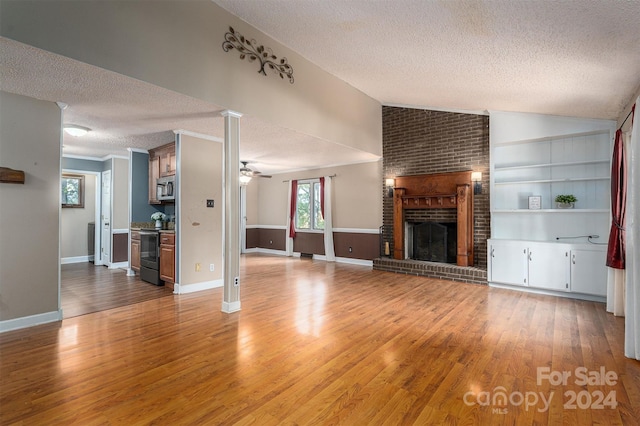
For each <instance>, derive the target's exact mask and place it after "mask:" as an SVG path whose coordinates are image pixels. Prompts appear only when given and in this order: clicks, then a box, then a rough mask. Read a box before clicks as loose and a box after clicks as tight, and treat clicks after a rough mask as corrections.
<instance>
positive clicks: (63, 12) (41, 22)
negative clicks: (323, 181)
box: [0, 0, 382, 155]
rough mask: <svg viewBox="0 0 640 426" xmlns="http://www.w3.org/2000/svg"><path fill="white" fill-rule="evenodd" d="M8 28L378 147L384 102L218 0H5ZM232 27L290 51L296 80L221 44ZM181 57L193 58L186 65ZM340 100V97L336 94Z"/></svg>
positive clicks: (260, 113) (0, 29) (1, 27)
mask: <svg viewBox="0 0 640 426" xmlns="http://www.w3.org/2000/svg"><path fill="white" fill-rule="evenodd" d="M0 5H1V8H2V9H1V10H0V12H1V13H0V34H2V36H4V37H7V38H10V39H13V40H16V41H20V42H23V43H26V44H30V45H32V46H35V47H39V48H41V49H44V50H48V51H51V52H54V53H58V54H61V55H64V56H68V57H70V58H73V59H77V60H79V61H82V62H86V63H89V64H92V65H96V66H99V67H102V68H105V69H108V70H112V71H115V72H118V73H121V74H123V75H127V76H130V77H134V78H137V79H139V80H142V81H146V82H149V83H152V84H155V85H158V86H161V87H165V88H168V89H171V90H174V91H176V92H179V93H183V94H186V95H190V96H193V97H196V98H199V99H204V100H207V101H210V102H213V103H215V104H217V105H220V106H222V107H225V108H230V109H233V110H235V111H239V112H241V113H243V114H245V115H250V116H255V117H259V118H261V119H263V120H265V121H268V122H271V123H274V124H276V125H279V126H284V127H286V128H290V129H293V130H297V131H300V132H302V133H306V134H309V135H312V136H316V137H320V138H322V139H326V140H329V141H333V142H338V143H341V144H343V145H346V146H350V147H354V148H357V149H360V150H363V151H366V152H370V153H373V154H375V155H381V154H382V143H381V141H382V117H381V106H380V103H379V102H377V101H376V100H374V99H372V98H370V97H368V96H366V95H365V94H363V93H362V92H360V91H358V90H356V89H354V88H353V87H351V86H349V85H348V84H346V83H345V82H343V81H341V80H339V79H337V78H336V77H334V76H332V75H330V74H328V73H327V72H325V71H323V70H321V69H320V68H318V67H317V66H315V65H313V64H312V63H310V62H309V61H307V60H306V59H304V58H303V57H301V56H300V55H298V54H296V53H295V52H293V51H292V50H289V49H287V48H286V47H284V46H283V45H281V44H280V43H278V42H276V41H275V40H273V39H271V38H269V37H268V36H267V35H265V34H263V33H261V32H259V31H257V30H255V29H254V28H252V27H251V26H249V25H248V24H247V23H245V22H243V21H241V20H239V19H238V18H236V17H235V16H233V15H231V14H229V13H228V12H227V11H225V10H224V9H222V8H221V7H219V6H218V5H216V4H215V3H213V2H212V1H208V0H207V1H144V2H143V1H138V2H134V1H129V2H115V1H113V2H110V1H101V2H86V1H85V2H82V1H68V0H64V1H62V0H60V1H36V2H4V3H0ZM229 26H233V28H234V29H235V30H236V31H238V32H240V33H242V34H243V35H244V36H246V37H248V38H255V39H256V40H258V41H259V42H260V43H262V44H264V45H265V46H267V47H270V48H271V49H272V50H273V52H274V54H275V55H277V56H278V57H279V58H282V57H286V58H287V59H288V61H289V63H290V64H291V65H292V66H293V69H294V77H295V82H294V84H289V82H288V81H287V80H282V79H280V78H279V77H278V76H277V75H274V74H268V75H267V76H263V75H260V74H259V73H258V72H257V71H258V68H257V64H256V63H255V62H254V63H249V62H247V61H246V60H240V58H239V55H238V53H237V51H236V50H232V51H230V52H224V50H223V49H222V42H223V41H224V34H225V33H226V32H227V31H229ZM184 64H189V67H188V72H185V68H184ZM338 100H339V101H338Z"/></svg>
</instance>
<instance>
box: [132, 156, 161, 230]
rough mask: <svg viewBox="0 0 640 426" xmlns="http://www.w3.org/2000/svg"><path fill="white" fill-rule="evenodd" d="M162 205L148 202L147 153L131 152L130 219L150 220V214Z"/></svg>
mask: <svg viewBox="0 0 640 426" xmlns="http://www.w3.org/2000/svg"><path fill="white" fill-rule="evenodd" d="M157 211H161V212H164V208H163V206H153V205H150V204H149V154H144V153H142V152H135V151H134V152H132V153H131V221H132V222H151V215H152V214H153V213H155V212H157Z"/></svg>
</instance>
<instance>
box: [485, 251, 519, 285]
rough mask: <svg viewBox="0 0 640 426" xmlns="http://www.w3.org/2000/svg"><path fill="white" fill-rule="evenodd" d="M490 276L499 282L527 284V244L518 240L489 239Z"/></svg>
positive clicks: (491, 279) (492, 280)
mask: <svg viewBox="0 0 640 426" xmlns="http://www.w3.org/2000/svg"><path fill="white" fill-rule="evenodd" d="M490 245H491V249H490V251H489V256H490V259H489V260H490V262H491V277H490V278H489V281H491V282H495V283H501V284H515V285H522V286H526V285H527V245H526V243H524V242H520V241H497V240H490Z"/></svg>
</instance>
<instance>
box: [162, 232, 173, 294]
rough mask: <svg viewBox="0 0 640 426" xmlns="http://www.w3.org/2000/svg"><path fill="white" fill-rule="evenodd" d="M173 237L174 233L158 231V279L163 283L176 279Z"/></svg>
mask: <svg viewBox="0 0 640 426" xmlns="http://www.w3.org/2000/svg"><path fill="white" fill-rule="evenodd" d="M175 237H176V235H175V233H169V232H161V233H160V279H161V280H163V281H164V282H165V285H167V284H168V283H171V284H173V283H175V281H176V278H175V275H176V249H175V247H176V246H175Z"/></svg>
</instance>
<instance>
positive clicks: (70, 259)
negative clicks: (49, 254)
mask: <svg viewBox="0 0 640 426" xmlns="http://www.w3.org/2000/svg"><path fill="white" fill-rule="evenodd" d="M92 260H93V256H72V257H63V258H61V259H60V264H61V265H67V264H69V263H84V262H90V261H92Z"/></svg>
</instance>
